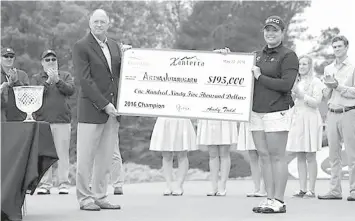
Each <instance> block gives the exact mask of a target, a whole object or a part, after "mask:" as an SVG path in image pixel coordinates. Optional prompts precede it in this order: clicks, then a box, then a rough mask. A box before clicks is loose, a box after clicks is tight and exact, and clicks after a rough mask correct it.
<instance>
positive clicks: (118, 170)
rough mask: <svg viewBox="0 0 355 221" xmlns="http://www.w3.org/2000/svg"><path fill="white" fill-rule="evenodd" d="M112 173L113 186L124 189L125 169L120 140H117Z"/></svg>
mask: <svg viewBox="0 0 355 221" xmlns="http://www.w3.org/2000/svg"><path fill="white" fill-rule="evenodd" d="M112 160H113V161H112V171H111V182H112V186H113V187H114V188H115V187H122V186H123V183H124V168H123V164H122V157H121V152H120V146H119V139H117V143H116V145H115V149H114V152H113V159H112Z"/></svg>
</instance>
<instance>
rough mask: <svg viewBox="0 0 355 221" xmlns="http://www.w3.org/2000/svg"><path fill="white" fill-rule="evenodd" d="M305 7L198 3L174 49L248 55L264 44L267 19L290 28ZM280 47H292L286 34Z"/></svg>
mask: <svg viewBox="0 0 355 221" xmlns="http://www.w3.org/2000/svg"><path fill="white" fill-rule="evenodd" d="M308 6H310V2H299V1H297V2H293V1H292V2H291V1H236V2H229V1H228V2H227V1H216V2H214V1H208V2H198V3H196V4H195V7H194V9H193V12H192V14H191V16H190V17H189V19H188V20H187V21H186V22H184V23H183V25H182V27H181V30H180V32H179V34H178V41H177V43H176V47H178V48H199V49H207V50H210V49H212V48H221V47H229V48H230V49H231V50H232V51H238V52H251V51H254V50H256V49H260V48H261V47H262V45H263V44H264V43H263V42H264V40H263V37H262V34H261V33H260V30H261V28H262V26H263V24H264V22H265V19H266V18H267V17H268V16H270V15H282V16H281V17H282V18H283V19H284V21H285V22H286V23H287V24H289V23H291V24H292V23H294V22H296V21H293V20H292V19H293V18H294V17H295V16H296V15H297V14H299V13H302V12H303V10H304V9H305V8H306V7H308ZM286 28H287V29H288V26H287V27H286ZM284 43H285V44H286V45H287V46H289V47H293V46H294V45H293V39H292V38H291V37H290V36H289V35H288V34H287V35H286V36H285V39H284Z"/></svg>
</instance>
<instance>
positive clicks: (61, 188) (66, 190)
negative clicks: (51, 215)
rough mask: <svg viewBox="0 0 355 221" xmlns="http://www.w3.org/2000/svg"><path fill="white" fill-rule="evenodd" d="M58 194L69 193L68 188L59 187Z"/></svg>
mask: <svg viewBox="0 0 355 221" xmlns="http://www.w3.org/2000/svg"><path fill="white" fill-rule="evenodd" d="M59 194H69V190H68V188H66V187H60V188H59Z"/></svg>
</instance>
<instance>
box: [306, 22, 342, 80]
mask: <svg viewBox="0 0 355 221" xmlns="http://www.w3.org/2000/svg"><path fill="white" fill-rule="evenodd" d="M339 33H340V30H339V28H336V27H335V28H327V29H325V30H322V31H321V35H320V36H319V37H318V39H317V40H316V41H315V42H316V44H315V46H314V47H313V48H312V50H311V52H310V53H309V54H310V56H312V57H313V58H314V60H315V64H314V71H315V72H316V74H317V75H323V73H324V68H325V66H327V65H329V64H330V63H331V62H332V61H333V60H334V59H335V57H334V55H333V53H332V52H331V50H329V49H330V47H331V40H332V38H333V37H335V36H336V35H338V34H339ZM312 40H314V37H313V39H312Z"/></svg>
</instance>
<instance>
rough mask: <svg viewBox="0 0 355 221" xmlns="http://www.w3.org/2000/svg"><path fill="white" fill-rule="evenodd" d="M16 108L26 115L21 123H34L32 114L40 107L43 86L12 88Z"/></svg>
mask: <svg viewBox="0 0 355 221" xmlns="http://www.w3.org/2000/svg"><path fill="white" fill-rule="evenodd" d="M13 89H14V93H15V101H16V106H17V108H18V109H19V110H21V111H23V112H25V113H26V114H27V117H26V119H25V120H24V121H23V122H35V120H34V119H33V117H32V113H33V112H35V111H37V110H38V109H40V108H41V106H42V101H43V90H44V86H19V87H13Z"/></svg>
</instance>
